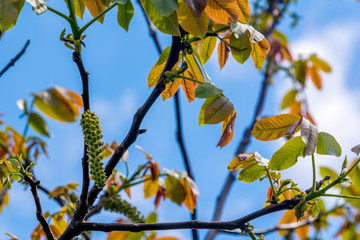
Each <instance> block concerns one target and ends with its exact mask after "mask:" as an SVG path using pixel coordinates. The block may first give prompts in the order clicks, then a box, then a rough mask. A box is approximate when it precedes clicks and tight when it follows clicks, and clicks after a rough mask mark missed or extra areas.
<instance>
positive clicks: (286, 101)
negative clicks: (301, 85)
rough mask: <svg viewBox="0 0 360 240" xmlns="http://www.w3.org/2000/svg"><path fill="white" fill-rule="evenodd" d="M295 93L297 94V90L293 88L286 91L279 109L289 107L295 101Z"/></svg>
mask: <svg viewBox="0 0 360 240" xmlns="http://www.w3.org/2000/svg"><path fill="white" fill-rule="evenodd" d="M296 94H297V90H295V89H293V90H290V91H288V92H287V93H286V94H285V96H284V98H283V100H282V102H281V107H280V109H281V110H283V109H285V108H287V107H289V106H290V105H291V104H292V103H293V102H294V101H295V98H296Z"/></svg>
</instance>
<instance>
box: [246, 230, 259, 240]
mask: <svg viewBox="0 0 360 240" xmlns="http://www.w3.org/2000/svg"><path fill="white" fill-rule="evenodd" d="M247 234H248V235H249V237H250V238H251V239H252V240H258V238H257V237H256V236H255V234H254V233H253V232H248V233H247Z"/></svg>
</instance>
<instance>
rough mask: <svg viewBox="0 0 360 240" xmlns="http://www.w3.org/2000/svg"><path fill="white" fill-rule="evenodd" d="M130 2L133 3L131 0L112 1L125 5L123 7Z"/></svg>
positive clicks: (112, 0)
mask: <svg viewBox="0 0 360 240" xmlns="http://www.w3.org/2000/svg"><path fill="white" fill-rule="evenodd" d="M129 1H131V0H111V2H113V3H119V4H123V5H124V4H125V3H127V2H129Z"/></svg>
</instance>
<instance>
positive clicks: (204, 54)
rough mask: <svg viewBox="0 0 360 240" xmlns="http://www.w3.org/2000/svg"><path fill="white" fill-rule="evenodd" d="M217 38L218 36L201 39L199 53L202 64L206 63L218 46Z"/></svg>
mask: <svg viewBox="0 0 360 240" xmlns="http://www.w3.org/2000/svg"><path fill="white" fill-rule="evenodd" d="M216 40H217V38H216V37H214V36H211V37H207V38H204V39H203V40H201V42H200V49H199V53H200V60H201V64H202V65H204V64H205V63H206V62H207V60H209V58H210V57H211V55H212V53H213V51H214V49H215V46H216Z"/></svg>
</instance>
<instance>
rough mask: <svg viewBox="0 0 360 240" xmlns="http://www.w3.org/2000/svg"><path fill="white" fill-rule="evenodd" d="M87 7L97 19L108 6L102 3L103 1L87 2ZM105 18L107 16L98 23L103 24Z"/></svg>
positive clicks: (89, 0)
mask: <svg viewBox="0 0 360 240" xmlns="http://www.w3.org/2000/svg"><path fill="white" fill-rule="evenodd" d="M85 5H86V7H87V9H89V12H90V13H91V16H93V17H96V16H97V15H98V14H99V13H101V12H102V11H104V10H105V9H106V6H105V5H104V4H103V3H102V1H101V0H85ZM104 18H105V14H104V15H103V16H102V17H101V18H99V19H98V21H99V22H101V23H103V22H104Z"/></svg>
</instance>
